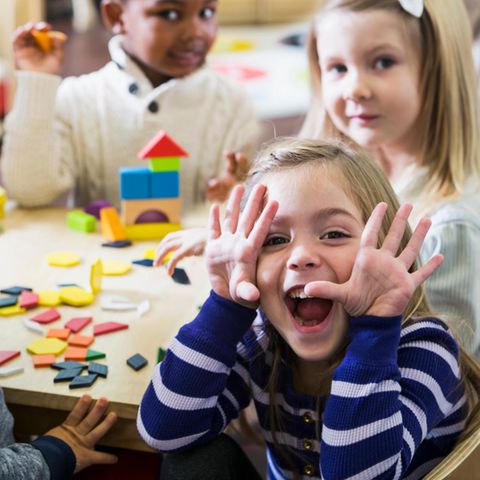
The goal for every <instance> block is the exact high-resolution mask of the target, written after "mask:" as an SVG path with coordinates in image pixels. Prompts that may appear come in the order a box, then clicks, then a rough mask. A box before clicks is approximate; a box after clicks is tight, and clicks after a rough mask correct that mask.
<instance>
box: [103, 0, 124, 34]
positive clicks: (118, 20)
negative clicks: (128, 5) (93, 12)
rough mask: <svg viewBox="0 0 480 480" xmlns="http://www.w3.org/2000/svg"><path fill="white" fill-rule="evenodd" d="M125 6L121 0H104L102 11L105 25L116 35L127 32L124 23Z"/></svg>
mask: <svg viewBox="0 0 480 480" xmlns="http://www.w3.org/2000/svg"><path fill="white" fill-rule="evenodd" d="M123 8H124V5H123V3H122V2H121V0H102V4H101V12H102V19H103V23H104V24H105V26H106V27H107V28H108V29H109V30H110V31H111V32H112V33H114V34H115V35H120V34H122V33H125V27H124V24H123V18H122V14H123Z"/></svg>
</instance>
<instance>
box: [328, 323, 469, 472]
mask: <svg viewBox="0 0 480 480" xmlns="http://www.w3.org/2000/svg"><path fill="white" fill-rule="evenodd" d="M400 324H401V318H399V317H397V318H379V317H372V316H365V317H358V318H353V319H351V324H350V325H351V330H350V332H351V343H350V345H349V346H348V348H347V353H346V356H345V358H344V360H343V361H342V363H341V364H340V365H339V367H338V368H337V370H336V371H335V373H334V377H333V382H332V389H331V395H330V397H329V399H328V401H327V404H326V408H325V412H324V427H323V431H322V444H321V455H320V468H321V471H322V475H323V478H324V479H325V480H332V479H347V478H348V479H364V478H369V479H384V478H385V479H387V478H388V479H399V478H403V476H404V475H405V474H409V473H410V471H411V469H410V464H411V462H412V457H413V456H414V455H415V454H416V453H417V450H420V449H419V446H420V444H421V443H422V442H424V443H423V445H425V444H426V443H425V442H429V441H430V442H431V444H432V448H429V449H428V455H427V457H429V459H430V460H431V455H432V451H435V452H437V453H438V456H439V457H442V456H445V455H446V454H447V453H448V451H449V449H450V448H451V447H452V442H453V440H454V438H455V435H458V433H459V432H460V431H461V429H462V428H463V426H464V420H465V411H464V409H462V408H460V407H461V406H462V405H463V404H464V400H465V399H464V395H463V388H462V387H461V386H460V385H461V382H460V373H459V365H458V348H457V345H456V343H455V341H454V339H453V337H452V336H451V334H450V333H449V332H448V330H447V329H446V327H445V326H444V325H443V324H442V323H441V322H437V321H434V320H422V321H419V322H417V323H414V324H412V325H411V326H410V327H408V328H405V329H404V330H403V331H402V332H401V330H400ZM400 333H401V334H400ZM438 428H441V430H438ZM435 432H436V433H435ZM452 434H453V436H452ZM434 435H437V437H436V438H435V439H434V441H432V437H433V436H434ZM429 439H430V440H429ZM433 444H434V446H433ZM423 450H426V449H425V448H423ZM424 460H426V459H424ZM420 463H422V462H420Z"/></svg>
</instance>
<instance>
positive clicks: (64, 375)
mask: <svg viewBox="0 0 480 480" xmlns="http://www.w3.org/2000/svg"><path fill="white" fill-rule="evenodd" d="M81 373H82V368H64V369H62V370H60V371H59V372H58V373H57V376H56V377H55V378H54V379H53V381H54V382H55V383H58V382H69V381H70V380H73V379H74V378H75V377H78V375H80V374H81Z"/></svg>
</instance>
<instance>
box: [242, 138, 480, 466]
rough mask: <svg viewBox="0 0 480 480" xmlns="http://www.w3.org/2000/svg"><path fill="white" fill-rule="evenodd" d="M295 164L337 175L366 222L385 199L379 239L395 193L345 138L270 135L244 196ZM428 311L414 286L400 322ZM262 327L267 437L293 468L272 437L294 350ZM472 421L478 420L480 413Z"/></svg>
mask: <svg viewBox="0 0 480 480" xmlns="http://www.w3.org/2000/svg"><path fill="white" fill-rule="evenodd" d="M295 168H312V169H313V168H322V169H324V171H325V174H327V175H329V178H332V181H338V182H339V183H340V186H341V187H342V188H343V190H344V191H345V193H346V194H347V195H348V196H349V198H351V200H352V201H353V202H354V203H355V205H356V206H357V207H358V208H359V210H360V212H361V215H362V220H363V222H364V223H366V222H367V220H368V218H369V217H370V214H371V213H372V211H373V209H374V208H375V206H376V205H377V204H378V203H380V202H386V203H387V204H388V209H387V212H386V214H385V218H384V220H383V223H382V228H381V230H380V232H379V239H378V243H379V245H381V244H382V243H383V240H384V238H385V236H386V234H387V232H388V230H389V228H390V225H391V223H392V221H393V218H394V216H395V213H396V211H397V210H398V208H399V203H398V200H397V197H396V196H395V193H394V192H393V189H392V187H391V185H390V183H389V181H388V179H387V178H386V176H385V175H384V174H383V172H382V171H381V169H380V167H378V165H377V164H376V163H375V162H374V161H373V160H372V159H371V158H370V157H369V156H368V155H367V154H366V153H363V152H360V151H358V150H353V149H351V148H350V147H348V146H346V145H345V144H341V143H333V142H324V141H321V140H307V139H282V140H277V141H275V142H274V143H272V144H270V145H268V146H267V147H266V148H264V150H263V151H261V152H260V153H259V155H258V157H257V159H256V160H255V162H254V163H253V165H252V167H251V169H250V172H249V175H248V178H247V181H246V192H245V198H246V197H248V194H249V192H250V191H251V189H252V188H253V186H254V185H256V184H257V183H260V182H261V181H262V179H263V178H265V177H266V176H268V175H269V174H272V173H275V172H278V171H289V170H291V171H292V175H294V172H293V170H294V169H295ZM312 201H314V199H312ZM410 237H411V230H410V228H407V229H406V231H405V233H404V235H403V238H402V240H401V242H400V246H399V251H402V250H403V249H404V248H405V247H406V245H407V243H408V241H409V239H410ZM416 268H417V266H416V264H414V265H412V267H411V269H410V270H411V271H414V270H415V269H416ZM428 316H433V313H432V311H431V309H430V306H429V304H428V302H427V300H426V297H425V294H424V290H423V288H422V287H419V288H417V290H416V291H415V293H414V295H413V296H412V298H411V299H410V301H409V303H408V305H407V307H406V309H405V312H404V315H403V317H404V318H403V321H404V323H407V322H414V321H417V320H419V319H421V318H424V317H428ZM266 327H267V331H268V332H269V334H270V348H271V351H272V352H273V363H272V366H271V370H270V377H269V380H268V384H267V391H268V394H269V409H270V422H271V423H270V424H271V425H272V438H273V441H274V445H275V447H276V449H277V450H278V451H279V452H280V453H281V454H283V455H284V457H285V458H286V459H287V461H289V463H290V464H291V466H292V469H293V463H292V462H291V455H292V454H293V452H291V451H290V452H289V451H287V450H286V449H285V448H284V447H282V446H281V445H280V442H279V441H278V432H282V431H283V428H282V424H283V422H282V419H281V414H280V409H279V407H278V405H277V404H276V400H275V398H276V395H275V393H276V392H278V372H279V369H280V365H281V363H282V362H285V361H287V360H291V359H292V358H294V353H293V352H292V351H291V349H290V348H289V346H288V344H287V343H286V342H285V341H284V340H283V339H282V337H281V336H280V335H279V334H278V333H277V332H276V331H275V330H274V328H273V327H272V326H271V325H270V324H269V323H268V322H267V325H266ZM343 356H344V350H343V351H341V352H339V354H338V355H337V356H336V358H335V359H332V362H331V367H330V369H329V371H328V372H324V379H325V381H326V382H328V391H329V385H330V383H331V375H332V373H333V371H334V369H335V368H336V367H337V366H338V364H339V363H340V361H341V360H342V358H343ZM472 362H473V364H474V361H473V360H471V359H470V358H469V357H468V355H467V354H466V353H464V352H463V350H460V365H461V367H462V368H465V369H468V372H471V370H472V365H473V364H472ZM462 371H463V370H462ZM465 386H466V390H467V396H468V399H469V404H470V411H471V412H472V413H471V415H476V417H475V418H477V417H479V416H480V411H479V410H480V408H479V405H478V401H477V398H476V394H475V387H474V385H473V384H472V383H471V382H465ZM477 387H478V383H477ZM319 414H320V412H319ZM478 421H479V422H480V419H478ZM473 427H474V426H472V428H473Z"/></svg>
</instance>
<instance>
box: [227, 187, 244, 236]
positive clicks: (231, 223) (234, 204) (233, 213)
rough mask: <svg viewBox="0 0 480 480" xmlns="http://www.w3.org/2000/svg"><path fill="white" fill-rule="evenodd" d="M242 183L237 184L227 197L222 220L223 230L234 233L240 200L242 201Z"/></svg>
mask: <svg viewBox="0 0 480 480" xmlns="http://www.w3.org/2000/svg"><path fill="white" fill-rule="evenodd" d="M244 191H245V189H244V187H243V186H242V185H237V186H236V187H235V188H234V189H233V191H232V194H231V195H230V198H229V199H228V204H227V209H226V211H225V220H224V221H223V225H222V230H223V231H224V232H227V231H228V232H230V233H235V232H236V231H237V226H238V217H239V215H240V202H241V201H242V196H243V192H244Z"/></svg>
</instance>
